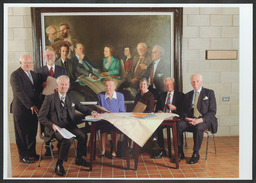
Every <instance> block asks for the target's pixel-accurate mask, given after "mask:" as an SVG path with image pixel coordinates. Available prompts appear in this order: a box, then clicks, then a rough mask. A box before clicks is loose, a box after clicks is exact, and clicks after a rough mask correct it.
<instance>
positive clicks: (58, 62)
mask: <svg viewBox="0 0 256 183" xmlns="http://www.w3.org/2000/svg"><path fill="white" fill-rule="evenodd" d="M66 62H67V67H65V65H64V64H63V63H62V60H61V58H59V59H58V60H56V61H55V65H58V66H61V67H64V68H65V69H66V72H67V75H68V77H69V79H70V83H74V82H75V81H76V76H75V68H76V66H75V63H74V62H73V61H72V60H70V59H67V60H66Z"/></svg>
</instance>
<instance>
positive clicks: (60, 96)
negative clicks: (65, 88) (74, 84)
mask: <svg viewBox="0 0 256 183" xmlns="http://www.w3.org/2000/svg"><path fill="white" fill-rule="evenodd" d="M58 93H59V98H60V101H61V98H62V97H64V100H63V102H64V103H65V100H66V95H61V93H60V92H58Z"/></svg>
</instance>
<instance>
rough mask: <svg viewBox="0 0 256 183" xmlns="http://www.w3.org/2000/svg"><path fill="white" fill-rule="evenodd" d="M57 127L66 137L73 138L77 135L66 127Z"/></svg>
mask: <svg viewBox="0 0 256 183" xmlns="http://www.w3.org/2000/svg"><path fill="white" fill-rule="evenodd" d="M56 129H57V131H58V132H59V133H60V134H61V135H62V137H64V138H65V139H71V138H73V137H76V136H75V135H74V134H73V133H71V132H70V131H68V130H67V129H66V128H61V129H59V128H56Z"/></svg>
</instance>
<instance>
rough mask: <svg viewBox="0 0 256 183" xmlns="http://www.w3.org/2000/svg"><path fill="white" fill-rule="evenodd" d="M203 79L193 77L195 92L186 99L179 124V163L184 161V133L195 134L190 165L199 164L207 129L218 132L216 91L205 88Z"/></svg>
mask: <svg viewBox="0 0 256 183" xmlns="http://www.w3.org/2000/svg"><path fill="white" fill-rule="evenodd" d="M202 84H203V77H202V76H201V75H200V74H193V75H192V76H191V85H192V87H193V88H194V90H192V91H190V92H188V93H187V94H186V95H185V98H184V104H183V112H182V114H181V118H182V119H184V120H181V121H179V122H178V123H177V133H178V150H179V161H180V160H181V159H184V152H183V132H184V131H190V132H193V140H194V147H193V155H192V157H191V159H190V160H189V164H194V163H197V162H198V161H199V159H200V155H199V150H200V148H201V144H202V142H203V135H204V131H205V130H206V129H209V130H210V131H211V132H212V133H216V132H217V127H218V123H217V118H216V117H215V115H216V99H215V95H214V91H213V90H210V89H207V88H203V87H202Z"/></svg>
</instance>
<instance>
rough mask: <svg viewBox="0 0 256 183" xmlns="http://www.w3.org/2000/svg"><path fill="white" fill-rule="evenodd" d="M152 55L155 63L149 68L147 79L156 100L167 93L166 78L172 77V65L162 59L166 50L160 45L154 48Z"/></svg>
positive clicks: (146, 74)
mask: <svg viewBox="0 0 256 183" xmlns="http://www.w3.org/2000/svg"><path fill="white" fill-rule="evenodd" d="M151 55H152V60H153V62H152V63H151V64H150V65H149V66H148V68H147V71H146V73H145V77H146V78H147V79H148V81H149V83H150V85H149V88H148V89H149V91H151V92H152V93H153V94H154V96H155V98H158V97H159V94H160V93H161V92H164V91H165V87H164V78H166V77H168V76H170V63H167V62H165V61H164V60H163V59H162V57H163V55H164V49H163V47H162V46H160V45H155V46H154V47H153V49H152V54H151Z"/></svg>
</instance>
